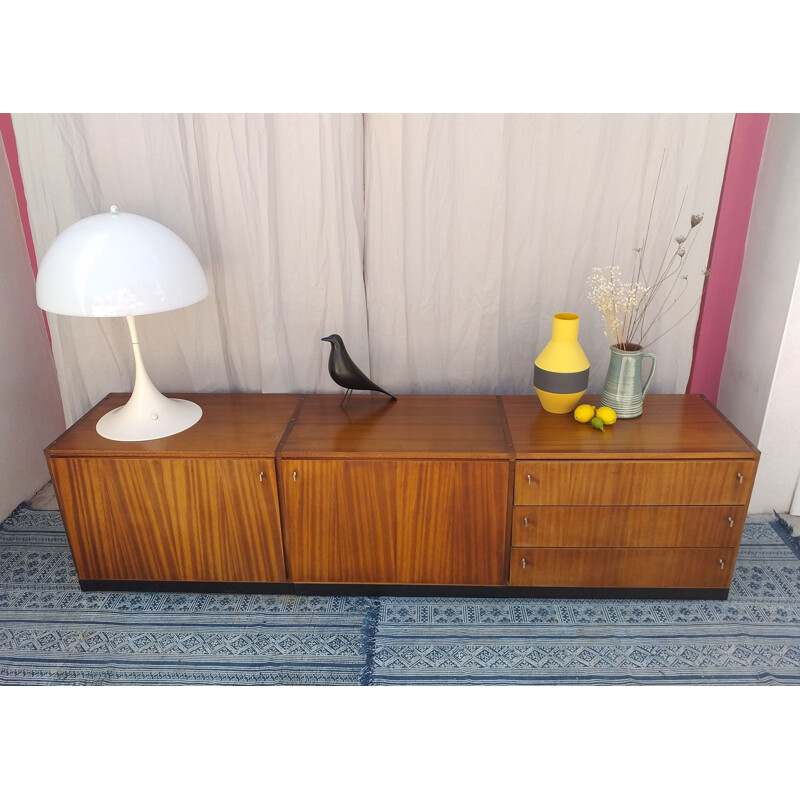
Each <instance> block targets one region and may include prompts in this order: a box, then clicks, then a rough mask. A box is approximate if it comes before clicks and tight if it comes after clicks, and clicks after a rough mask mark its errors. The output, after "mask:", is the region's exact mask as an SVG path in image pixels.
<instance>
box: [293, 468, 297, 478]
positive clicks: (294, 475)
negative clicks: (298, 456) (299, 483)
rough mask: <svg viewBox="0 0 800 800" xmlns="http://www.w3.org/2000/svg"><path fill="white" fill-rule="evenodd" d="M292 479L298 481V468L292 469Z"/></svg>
mask: <svg viewBox="0 0 800 800" xmlns="http://www.w3.org/2000/svg"><path fill="white" fill-rule="evenodd" d="M292 480H293V481H296V480H297V470H296V469H295V470H292Z"/></svg>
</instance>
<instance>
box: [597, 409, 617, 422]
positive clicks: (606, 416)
mask: <svg viewBox="0 0 800 800" xmlns="http://www.w3.org/2000/svg"><path fill="white" fill-rule="evenodd" d="M594 413H595V416H598V417H600V419H601V420H603V422H604V423H605V424H606V425H613V424H614V423H615V422H616V421H617V412H616V411H614V409H613V408H609V407H608V406H600V408H598V409H597V411H595V412H594Z"/></svg>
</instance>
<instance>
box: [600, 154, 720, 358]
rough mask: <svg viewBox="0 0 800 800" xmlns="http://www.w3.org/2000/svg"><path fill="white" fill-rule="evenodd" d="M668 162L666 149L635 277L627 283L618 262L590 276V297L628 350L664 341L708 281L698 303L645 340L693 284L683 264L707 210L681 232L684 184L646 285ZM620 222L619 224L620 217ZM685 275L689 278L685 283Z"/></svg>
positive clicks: (607, 327) (636, 260)
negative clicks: (657, 204)
mask: <svg viewBox="0 0 800 800" xmlns="http://www.w3.org/2000/svg"><path fill="white" fill-rule="evenodd" d="M663 167H664V155H662V158H661V165H660V166H659V170H658V178H657V179H656V186H655V190H654V192H653V200H652V202H651V205H650V214H649V216H648V219H647V228H646V229H645V235H644V239H643V240H642V244H641V246H640V247H636V248H634V250H635V256H634V263H633V269H632V277H631V281H630V283H623V282H622V281H621V280H620V269H619V267H617V266H609V267H606V268H605V269H602V268H600V267H595V268H594V269H593V270H592V272H591V274H590V276H589V287H590V291H589V299H590V300H591V301H592V302H593V303H594V304H595V305H596V306H597V308H598V310H599V311H600V314H601V316H602V317H603V322H604V324H605V334H606V336H609V337H610V338H612V339H613V340H614V346H615V347H618V348H620V349H622V350H628V349H630V348H631V346H633V345H635V346H637V347H638V346H641V347H649V346H650V344H652V343H653V342H654V341H658V339H660V338H661V337H662V336H664V335H665V334H666V333H668V332H669V331H671V330H672V329H673V328H674V327H675V326H676V325H678V324H679V323H680V322H682V321H683V320H684V319H686V317H687V316H689V314H690V313H691V312H692V311H693V310H694V309H695V308H696V307H697V304H698V303H699V302H700V300H701V299H702V297H703V295H704V294H705V282H704V285H703V290H702V292H701V294H700V297H698V299H697V301H696V302H695V303H694V305H693V306H692V307H691V308H690V309H689V310H688V311H687V312H686V313H685V314H683V315H682V316H681V317H680V319H678V320H677V322H675V323H674V324H673V325H671V326H670V327H669V328H667V330H665V331H663V332H662V333H660V334H659V335H658V336H657V337H656V339H654V340H652V341H651V342H648V343H646V344H645V341H644V340H645V339H646V338H647V336H648V334H649V333H650V331H651V330H652V329H653V326H654V325H655V324H656V323H657V322H658V321H659V320H660V319H661V318H662V317H663V316H664V315H665V314H666V313H667V312H668V311H669V310H670V309H671V308H673V307H674V306H675V305H676V304H677V303H678V301H679V300H680V299H681V298H682V297H683V295H684V294H685V293H686V291H687V289H688V288H689V278H688V275H687V274H686V272H685V270H684V268H683V266H684V264H685V263H686V261H687V260H688V255H689V253H690V252H691V249H692V246H693V244H694V242H695V241H696V240H697V235H696V231H695V229H696V228H697V227H698V226H699V225H700V223H701V222H702V221H703V214H693V215H692V217H691V227H690V228H689V230H688V232H687V233H686V234H682V235H679V236H676V235H675V231H676V230H677V228H678V223H679V221H680V217H681V214H682V212H683V207H684V203H685V201H686V191H687V190H684V193H683V198H682V199H681V205H680V208H679V209H678V215H677V217H676V219H675V224H674V225H673V227H672V234H671V236H670V241H669V244H668V245H667V247H666V248H665V251H664V255H663V256H662V258H661V263H660V265H659V267H658V270H657V272H656V275H655V278H654V280H653V281H652V283H649V286H646V285H645V283H644V281H646V272H645V251H646V248H647V241H648V238H649V235H650V227H651V223H652V219H653V213H654V209H655V200H656V195H657V194H658V184H659V182H660V180H661V174H662V171H663ZM617 228H619V223H618V224H617ZM616 243H617V235H615V237H614V252H615V253H616ZM673 243H675V244H677V247H676V248H675V250H674V252H672V253H670V251H671V249H672V247H673V246H674V245H673ZM681 280H683V281H684V283H683V284H682V285H680V287H679V282H680V281H681ZM665 287H668V288H667V291H666V294H664V293H663V292H662V291H661V290H662V289H664V288H665ZM676 289H677V294H676ZM659 301H660V302H659Z"/></svg>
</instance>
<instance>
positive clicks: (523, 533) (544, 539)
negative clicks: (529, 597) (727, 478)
mask: <svg viewBox="0 0 800 800" xmlns="http://www.w3.org/2000/svg"><path fill="white" fill-rule="evenodd" d="M746 518H747V506H628V507H625V506H621V507H620V506H567V507H562V506H517V507H515V508H514V516H513V527H512V533H511V544H512V546H514V547H737V546H738V544H739V540H740V538H741V536H742V528H743V527H744V523H745V520H746Z"/></svg>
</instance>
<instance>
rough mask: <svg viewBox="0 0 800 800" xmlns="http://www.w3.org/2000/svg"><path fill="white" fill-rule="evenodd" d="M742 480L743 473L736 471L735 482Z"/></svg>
mask: <svg viewBox="0 0 800 800" xmlns="http://www.w3.org/2000/svg"><path fill="white" fill-rule="evenodd" d="M743 480H744V475H742V473H741V472H737V473H736V481H737V483H741V482H742V481H743Z"/></svg>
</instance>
